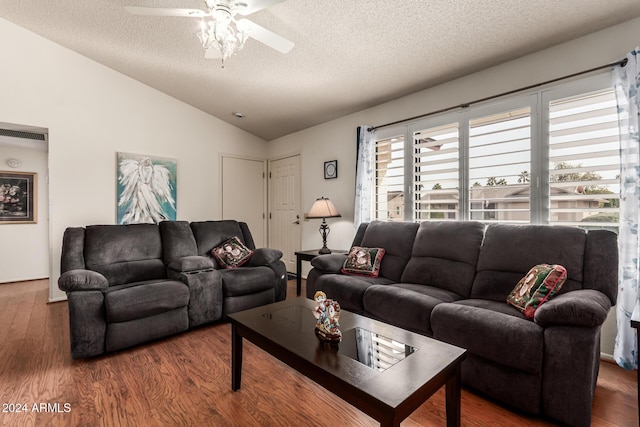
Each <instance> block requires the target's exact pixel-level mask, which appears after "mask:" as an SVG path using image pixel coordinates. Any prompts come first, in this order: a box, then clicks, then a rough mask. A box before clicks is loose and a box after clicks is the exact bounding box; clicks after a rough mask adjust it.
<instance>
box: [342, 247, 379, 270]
mask: <svg viewBox="0 0 640 427" xmlns="http://www.w3.org/2000/svg"><path fill="white" fill-rule="evenodd" d="M383 256H384V248H364V247H362V246H353V247H352V248H351V250H350V251H349V254H348V255H347V259H345V260H344V264H343V265H342V269H341V270H340V271H342V272H343V273H344V274H355V275H361V276H371V277H378V275H379V273H380V262H381V261H382V257H383Z"/></svg>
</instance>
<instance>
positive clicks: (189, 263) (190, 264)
mask: <svg viewBox="0 0 640 427" xmlns="http://www.w3.org/2000/svg"><path fill="white" fill-rule="evenodd" d="M214 268H216V264H215V262H214V261H213V259H212V258H207V257H205V256H198V255H193V256H185V257H182V258H179V259H177V260H175V261H173V262H171V263H170V264H169V269H171V270H173V271H176V272H178V273H195V272H198V271H203V270H212V269H214Z"/></svg>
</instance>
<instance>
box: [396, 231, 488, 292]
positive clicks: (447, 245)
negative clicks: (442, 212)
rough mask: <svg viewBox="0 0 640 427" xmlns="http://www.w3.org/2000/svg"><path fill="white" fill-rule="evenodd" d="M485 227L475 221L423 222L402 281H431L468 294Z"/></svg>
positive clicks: (434, 284)
mask: <svg viewBox="0 0 640 427" xmlns="http://www.w3.org/2000/svg"><path fill="white" fill-rule="evenodd" d="M484 228H485V226H484V224H482V223H480V222H474V221H434V222H430V221H425V222H422V223H421V224H420V228H418V232H417V233H416V238H415V242H414V244H413V248H412V252H411V259H410V260H409V262H408V263H407V266H406V268H405V269H404V272H403V273H402V282H404V283H420V284H423V285H431V286H435V287H438V288H442V289H446V290H448V291H451V292H454V293H456V294H458V295H461V296H463V297H465V298H466V297H468V296H469V293H470V292H471V285H472V284H473V278H474V276H475V273H476V263H477V261H478V254H479V252H480V247H481V246H482V239H483V237H484Z"/></svg>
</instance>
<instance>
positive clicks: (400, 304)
mask: <svg viewBox="0 0 640 427" xmlns="http://www.w3.org/2000/svg"><path fill="white" fill-rule="evenodd" d="M459 299H460V296H459V295H456V294H454V293H453V292H449V291H447V290H444V289H439V288H435V287H433V286H428V285H416V284H412V283H399V284H395V285H373V286H370V287H369V288H367V289H366V290H365V292H364V297H363V306H364V311H365V313H366V314H367V315H369V316H371V317H374V318H376V319H379V320H382V321H383V322H387V323H391V324H393V325H395V326H399V327H401V328H404V329H408V330H411V331H415V332H418V333H421V334H425V335H428V336H431V335H433V331H432V330H431V320H430V319H431V311H432V310H433V307H435V306H436V305H438V304H440V303H442V302H445V301H446V302H452V301H456V300H459Z"/></svg>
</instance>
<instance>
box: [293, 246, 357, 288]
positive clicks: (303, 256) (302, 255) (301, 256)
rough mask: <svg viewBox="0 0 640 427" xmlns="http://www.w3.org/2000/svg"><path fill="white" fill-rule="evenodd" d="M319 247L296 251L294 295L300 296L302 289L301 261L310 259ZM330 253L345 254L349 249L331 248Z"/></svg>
mask: <svg viewBox="0 0 640 427" xmlns="http://www.w3.org/2000/svg"><path fill="white" fill-rule="evenodd" d="M319 250H320V249H311V250H308V251H298V252H296V295H297V296H300V292H301V291H302V261H311V260H312V259H314V258H315V257H317V256H318V255H320V254H319V253H318V251H319ZM331 253H332V254H347V253H349V251H342V250H333V249H332V250H331Z"/></svg>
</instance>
